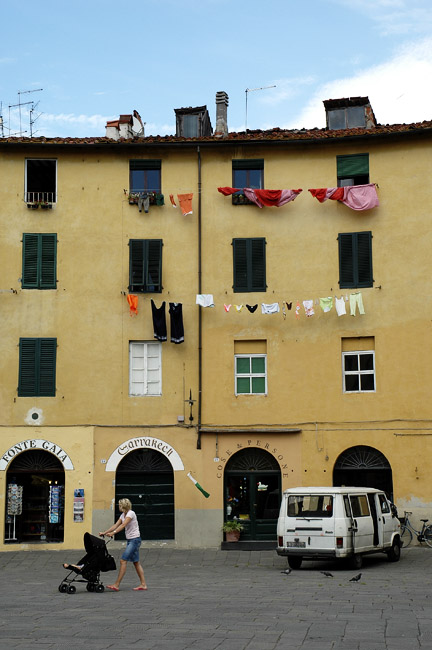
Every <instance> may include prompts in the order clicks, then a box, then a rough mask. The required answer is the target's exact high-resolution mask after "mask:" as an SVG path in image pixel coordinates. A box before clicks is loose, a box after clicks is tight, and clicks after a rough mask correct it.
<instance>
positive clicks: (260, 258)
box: [232, 237, 267, 293]
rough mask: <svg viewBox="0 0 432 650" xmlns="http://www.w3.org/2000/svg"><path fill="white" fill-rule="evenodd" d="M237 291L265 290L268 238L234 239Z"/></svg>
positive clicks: (235, 283)
mask: <svg viewBox="0 0 432 650" xmlns="http://www.w3.org/2000/svg"><path fill="white" fill-rule="evenodd" d="M232 246H233V257H234V284H233V289H234V292H235V293H243V292H251V291H265V290H266V289H267V285H266V255H265V252H266V251H265V249H266V240H265V239H264V238H263V237H254V238H250V239H246V238H245V239H233V240H232Z"/></svg>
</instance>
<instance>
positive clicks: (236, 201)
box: [232, 193, 255, 205]
mask: <svg viewBox="0 0 432 650" xmlns="http://www.w3.org/2000/svg"><path fill="white" fill-rule="evenodd" d="M232 204H233V205H255V203H254V202H253V201H249V199H248V198H247V197H246V196H245V195H244V194H242V193H240V194H233V195H232Z"/></svg>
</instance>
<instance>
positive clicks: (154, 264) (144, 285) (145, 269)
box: [129, 239, 162, 293]
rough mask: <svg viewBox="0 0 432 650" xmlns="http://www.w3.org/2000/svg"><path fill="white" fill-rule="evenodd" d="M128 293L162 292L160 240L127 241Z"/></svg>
mask: <svg viewBox="0 0 432 650" xmlns="http://www.w3.org/2000/svg"><path fill="white" fill-rule="evenodd" d="M129 291H136V292H141V293H146V292H149V293H152V292H156V293H160V292H161V291H162V240H161V239H131V240H130V241H129Z"/></svg>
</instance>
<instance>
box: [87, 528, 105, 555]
mask: <svg viewBox="0 0 432 650" xmlns="http://www.w3.org/2000/svg"><path fill="white" fill-rule="evenodd" d="M84 548H85V550H86V553H87V554H88V555H90V554H91V553H94V552H95V551H99V550H101V549H103V548H105V542H104V540H103V539H102V538H101V537H95V536H94V535H90V533H84Z"/></svg>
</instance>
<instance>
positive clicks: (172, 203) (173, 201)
mask: <svg viewBox="0 0 432 650" xmlns="http://www.w3.org/2000/svg"><path fill="white" fill-rule="evenodd" d="M170 201H171V205H172V207H173V208H176V207H177V204H176V202H175V200H174V194H170Z"/></svg>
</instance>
